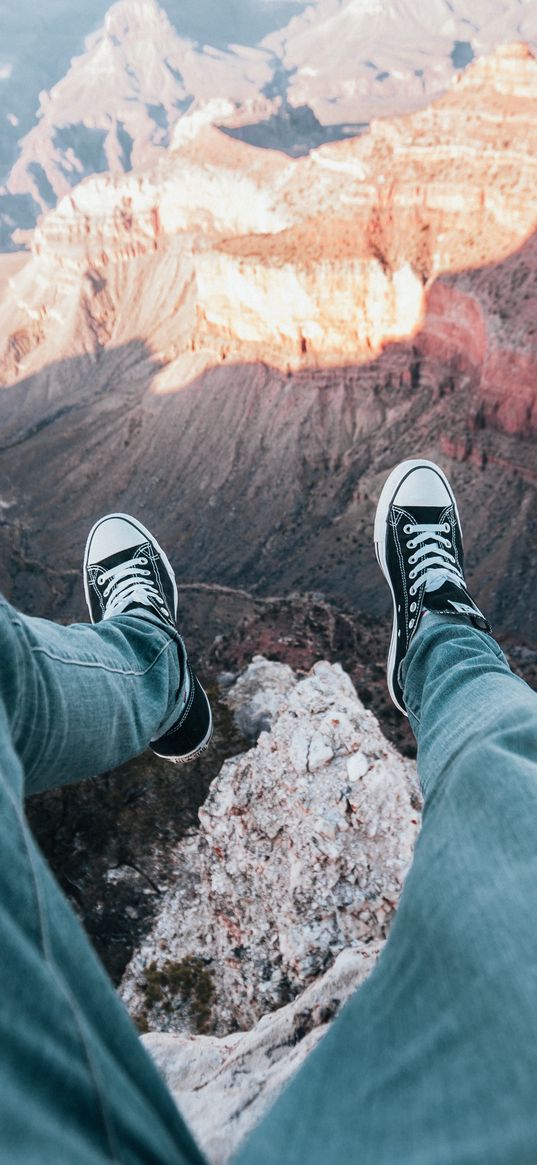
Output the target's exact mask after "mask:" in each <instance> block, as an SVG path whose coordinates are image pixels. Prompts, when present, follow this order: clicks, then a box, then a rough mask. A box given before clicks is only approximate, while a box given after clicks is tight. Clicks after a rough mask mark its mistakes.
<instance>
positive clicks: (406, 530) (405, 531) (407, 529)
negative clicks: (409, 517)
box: [403, 522, 412, 534]
mask: <svg viewBox="0 0 537 1165" xmlns="http://www.w3.org/2000/svg"><path fill="white" fill-rule="evenodd" d="M411 533H412V526H410V525H409V523H408V522H407V523H406V525H404V526H403V534H411Z"/></svg>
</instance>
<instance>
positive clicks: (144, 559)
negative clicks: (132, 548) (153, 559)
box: [138, 554, 147, 566]
mask: <svg viewBox="0 0 537 1165" xmlns="http://www.w3.org/2000/svg"><path fill="white" fill-rule="evenodd" d="M138 562H141V563H143V565H144V566H146V565H147V558H145V556H144V555H143V554H141V555H140V557H139V559H138Z"/></svg>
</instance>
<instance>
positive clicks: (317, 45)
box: [0, 0, 537, 249]
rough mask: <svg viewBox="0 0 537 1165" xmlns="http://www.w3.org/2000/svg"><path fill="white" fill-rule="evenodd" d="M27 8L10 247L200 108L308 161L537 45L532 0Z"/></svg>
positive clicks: (4, 69) (5, 192) (9, 112)
mask: <svg viewBox="0 0 537 1165" xmlns="http://www.w3.org/2000/svg"><path fill="white" fill-rule="evenodd" d="M26 2H27V0H23V6H22V11H19V9H17V12H16V15H15V13H14V12H12V13H11V15H10V17H9V21H7V31H6V35H5V36H4V40H3V42H2V46H1V49H0V92H2V93H3V96H4V106H3V107H4V109H5V119H6V122H5V127H4V136H3V138H2V137H1V136H0V180H1V175H2V173H3V175H4V187H3V188H2V187H0V247H3V248H5V249H6V248H7V249H9V248H11V247H12V246H13V245H14V242H15V245H17V244H18V245H20V244H21V242H24V241H25V239H27V237H28V236H27V235H25V234H21V233H20V232H21V230H22V231H23V232H24V231H28V230H29V229H32V228H33V226H34V225H35V222H36V219H37V217H38V216H39V214H40V213H42V212H43V211H46V210H47V209H50V208H52V207H54V206H55V205H56V202H57V200H58V198H61V197H62V196H63V195H64V194H65V193H66V192H67V191H68V190H69V189H71V188H72V187H74V186H76V185H77V184H78V182H80V181H81V180H82V179H83V178H84V177H86V176H88V175H90V174H92V173H100V172H103V171H108V170H109V171H110V172H112V173H117V172H120V171H128V170H130V169H131V168H134V169H136V170H139V169H141V168H144V167H146V166H147V165H149V164H150V163H151V162H152V160H153V159H154V154H155V151H156V150H162V149H165V148H166V147H167V145H168V144H169V142H170V140H171V135H172V133H173V129H174V127H175V125H176V124H177V122H178V121H179V120H180V119H181V118H182V117H183V116H184V114H185V113H186V112H187V111H189V110H190V111H191V110H192V108H193V107H194V108H202V107H204V106H206V105H207V104H208V103H214V101H215V100H217V101H220V102H221V101H226V102H228V103H229V105H228V107H227V108H226V109H225V110H222V108H221V106H219V105H218V104H217V105H214V104H212V105H211V108H212V109H213V110H214V117H215V120H218V119H220V122H221V123H223V124H224V125H225V126H226V127H227V129H228V131H229V132H230V133H232V134H234V135H235V136H238V137H240V138H242V139H243V140H246V141H249V142H251V143H252V144H254V145H258V146H265V147H271V148H277V149H278V148H279V149H282V150H285V151H286V152H288V153H290V154H300V153H305V152H307V151H308V150H309V149H310V148H312V147H315V146H318V145H319V144H321V143H322V142H324V141H329V140H331V139H334V138H343V137H346V136H349V135H350V134H352V133H355V132H358V131H359V129H360V128H363V127H364V126H365V125H366V124H367V123H368V122H370V120H371V118H373V117H377V116H379V115H390V116H391V115H393V114H394V113H397V112H403V111H405V110H412V109H416V108H418V107H420V106H423V105H424V104H426V103H427V101H429V100H430V99H431V97H432V96H435V95H437V94H438V93H440V92H442V91H443V90H444V89H445V88H446V86H447V85H448V84H449V81H450V79H451V77H452V76H453V74H454V72H456V71H457V70H458V69H461V68H463V67H464V66H466V65H467V64H468V63H469V61H471V60H472V59H473V57H474V55H479V54H480V53H482V52H484V51H488V50H490V49H491V48H493V47H494V45H496V44H498V43H501V42H506V41H510V40H513V39H517V40H520V39H523V40H525V41H526V42H528V43H530V44H536V45H537V10H536V8H535V5H534V4H533V3H532V2H530V0H477V2H472V3H470V0H453V2H451V0H431V2H430V3H428V4H427V5H426V6H425V5H422V4H420V5H418V4H417V3H416V0H394V2H393V3H390V4H385V3H381V2H380V0H316V2H315V3H312V4H309V5H307V6H306V5H305V4H304V3H302V2H296V3H292V2H288V3H287V2H280V0H258V2H257V3H255V2H254V0H234V3H232V4H227V5H223V6H221V7H219V8H218V9H215V6H214V5H213V4H212V3H209V2H208V0H200V2H199V3H197V4H194V3H193V0H192V2H189V3H186V4H183V3H179V0H167V2H166V3H164V4H162V5H159V4H158V3H157V0H119V2H118V3H116V4H114V5H113V6H112V7H111V8H110V9H109V10H108V12H106V14H105V10H106V4H103V3H102V0H83V3H82V5H81V6H77V10H76V19H75V20H74V21H72V20H71V19H69V21H68V20H67V13H66V10H65V4H64V0H55V4H54V5H53V6H52V9H51V11H50V12H47V15H46V17H45V16H40V17H37V18H36V21H34V20H33V18H32V17H31V16H30V13H28V15H27V18H26V19H25V15H24V12H25V4H26ZM69 11H71V10H69ZM215 13H216V14H215ZM103 16H104V23H102V24H101V26H100V27H98V28H97V29H96V30H95V26H96V24H97V23H98V21H99V20H102V19H103ZM40 28H43V34H44V35H43V36H42V37H41V38H39V39H37V31H38V30H39V29H40ZM92 29H93V31H91V30H92ZM73 54H76V55H73ZM70 55H71V58H72V59H71V60H70V63H69V59H70ZM38 93H39V98H38ZM36 109H37V112H36ZM32 121H33V122H34V124H33V126H32Z"/></svg>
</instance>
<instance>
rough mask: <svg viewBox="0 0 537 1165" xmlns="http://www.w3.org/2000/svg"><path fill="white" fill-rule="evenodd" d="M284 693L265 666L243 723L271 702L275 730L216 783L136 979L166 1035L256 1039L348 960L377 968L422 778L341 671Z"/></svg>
mask: <svg viewBox="0 0 537 1165" xmlns="http://www.w3.org/2000/svg"><path fill="white" fill-rule="evenodd" d="M271 673H272V674H273V677H274V689H273V690H271ZM285 678H286V680H287V679H288V677H285ZM281 681H282V676H281V669H280V667H279V665H278V664H272V665H271V664H269V663H267V662H266V661H264V660H262V659H257V660H255V661H254V662H253V664H252V665H251V667H250V668H249V669H248V670H247V672H246V675H245V677H244V678H243V679H242V681H240V687H239V692H238V693H237V697H238V700H237V702H238V703H240V705H241V706H242V708H243V714H245V715H246V716H248V715H250V716H251V712H252V709H256V711H257V713H259V708H260V701H262V700H263V699H264V701H265V716H269V717H271V718H272V726H271V729H270V731H269V732H263V733H262V734H261V736H260V738H259V740H258V743H257V745H256V747H255V748H254V749H253V750H251V751H250V752H247V753H245V754H243V755H241V756H239V757H236V758H235V759H232V760H229V761H227V762H226V763H225V765H224V767H223V768H222V770H221V772H220V775H219V776H218V778H217V779H216V780H215V781H214V783H213V785H212V787H211V790H210V793H209V796H208V798H207V800H206V801H205V803H204V805H203V807H202V809H201V810H200V813H199V818H200V832H199V834H196V835H195V836H194V837H193V838H192V839H191V840H190V841H187V842H183V843H181V846H180V847H179V848H178V850H177V852H176V862H177V889H176V890H174V891H173V892H171V893H170V894H169V895H168V896H167V898H166V900H165V901H164V903H163V907H162V910H161V913H160V915H159V918H158V920H157V923H156V925H155V927H154V928H153V930H152V932H151V934H150V935H149V937H148V939H147V941H146V942H144V944H143V945H142V947H141V949H140V951H139V952H138V953H137V954H136V955H135V957H134V959H133V960H132V962H131V964H130V967H129V969H128V971H127V974H126V977H125V979H124V982H123V989H122V994H123V998H124V999H125V1001H126V1002H127V1003H128V1005H129V1007H130V1009H131V1011H132V1013H133V1014H134V1015H135V1016H136V1017H137V1018H138V1020H139V1021H141V1022H142V1023H143V1025H144V1026H145V1025H148V1026H149V1027H150V1028H151V1029H156V1028H159V1029H161V1030H164V1031H180V1032H181V1031H185V1030H186V1031H196V1030H201V1031H206V1032H211V1031H214V1032H216V1033H221V1034H225V1033H229V1032H230V1031H235V1030H237V1029H244V1028H250V1027H251V1026H252V1025H253V1024H254V1023H255V1022H256V1021H258V1020H259V1019H260V1018H261V1017H262V1016H263V1015H264V1014H265V1013H266V1012H268V1011H272V1010H274V1008H277V1007H279V1006H281V1005H282V1004H283V1003H286V1002H287V1001H288V1000H291V999H293V998H294V997H295V996H296V995H297V994H299V993H300V992H301V991H302V990H303V989H304V988H305V987H306V986H307V985H308V984H309V983H311V982H312V981H313V980H314V979H316V978H317V977H318V976H319V975H320V974H322V972H323V971H324V970H325V969H326V968H327V967H328V966H330V965H331V963H332V962H333V960H334V959H335V957H336V956H337V955H338V954H339V952H340V951H342V950H344V949H345V948H347V947H353V948H356V949H357V950H358V949H360V950H361V951H362V953H363V954H364V957H365V958H366V960H367V965H368V966H370V965H371V962H372V960H371V958H370V949H369V945H370V944H374V949H375V951H376V950H378V944H379V943H382V940H383V939H384V938H385V937H386V933H387V930H388V927H389V924H390V920H391V917H392V915H393V912H394V909H395V907H396V904H397V900H398V897H399V894H400V891H401V886H402V882H403V878H404V875H405V872H406V870H407V868H408V865H409V863H410V859H411V855H412V849H413V844H414V840H415V838H416V835H417V831H418V826H419V813H418V811H417V809H416V805H417V804H418V794H417V788H416V781H415V773H414V766H413V764H412V762H409V761H404V760H402V758H401V757H400V756H399V755H398V754H397V753H396V752H395V750H394V749H393V748H392V747H391V745H389V744H388V742H387V741H386V740H385V738H384V737H383V736H382V735H381V733H380V731H379V729H378V725H377V723H376V721H375V718H374V717H373V715H372V714H371V713H370V712H367V711H366V710H365V709H364V707H363V705H362V704H361V703H360V701H359V699H358V697H357V696H356V692H355V690H354V688H353V686H352V684H351V682H350V680H349V678H348V676H347V675H346V674H345V673H344V672H343V671H342V669H341V668H340V667H339V665H337V664H336V665H330V664H327V663H318V664H316V665H315V666H314V668H313V670H312V671H311V672H310V673H309V675H307V676H306V677H305V678H304V679H302V680H299V681H298V682H297V681H295V682H294V684H293V686H292V687H291V688H290V690H289V691H288V692H287V694H286V695H281V692H282V683H281ZM241 687H242V693H241V690H240V688H241ZM274 690H275V692H276V693H277V694H279V695H280V703H279V706H278V707H277V709H276V710H275V709H274V705H275V701H274ZM271 708H272V712H271V711H270V709H271ZM364 944H365V946H364Z"/></svg>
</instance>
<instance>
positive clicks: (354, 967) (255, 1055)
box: [143, 943, 379, 1165]
mask: <svg viewBox="0 0 537 1165" xmlns="http://www.w3.org/2000/svg"><path fill="white" fill-rule="evenodd" d="M378 950H379V944H370V945H366V944H361V943H359V944H357V946H356V949H355V950H352V951H350V950H346V951H342V952H341V954H340V955H338V957H337V959H336V961H335V963H334V964H333V966H331V967H330V968H329V969H328V971H325V973H324V975H322V976H321V978H320V979H316V980H315V981H314V982H313V983H312V984H311V986H310V987H308V988H306V990H305V991H304V992H303V994H302V995H299V997H298V998H297V999H295V1000H294V1001H293V1003H289V1004H287V1005H286V1006H285V1007H281V1008H279V1010H278V1011H276V1012H273V1013H272V1014H270V1015H266V1016H264V1017H263V1018H262V1019H260V1020H259V1021H258V1023H257V1024H256V1025H255V1026H254V1027H253V1028H252V1030H251V1031H248V1032H236V1033H233V1034H231V1035H227V1036H221V1037H218V1036H203V1035H199V1036H180V1035H173V1034H170V1033H168V1032H151V1033H149V1034H148V1035H145V1036H143V1041H144V1044H145V1046H146V1048H147V1049H148V1051H149V1052H150V1053H151V1055H152V1056H153V1059H154V1060H155V1063H156V1064H157V1067H158V1068H159V1069H160V1071H161V1072H162V1074H163V1076H164V1078H165V1080H166V1082H167V1084H168V1086H169V1088H170V1089H171V1091H172V1093H173V1095H174V1097H175V1100H176V1102H177V1105H178V1107H179V1109H180V1110H181V1113H182V1115H183V1116H184V1118H185V1120H186V1121H187V1123H188V1124H189V1125H190V1127H191V1129H192V1132H193V1134H194V1136H195V1138H196V1140H197V1141H198V1144H200V1146H201V1148H202V1150H203V1151H204V1153H205V1155H206V1156H207V1158H208V1160H209V1162H211V1165H224V1162H226V1161H228V1160H229V1158H230V1157H231V1155H232V1154H233V1153H234V1151H235V1150H236V1149H237V1147H238V1145H239V1143H240V1142H241V1141H242V1140H243V1138H244V1137H245V1136H246V1134H247V1133H248V1132H249V1131H250V1129H251V1128H253V1126H254V1125H256V1124H257V1123H258V1121H259V1120H260V1119H261V1117H262V1116H263V1114H264V1113H265V1112H266V1110H267V1109H268V1108H269V1107H270V1106H271V1105H272V1103H273V1102H274V1100H275V1099H276V1097H277V1095H278V1093H279V1092H280V1090H281V1089H282V1087H283V1086H284V1084H285V1083H286V1081H287V1080H288V1079H289V1078H290V1077H291V1076H292V1075H293V1074H294V1073H295V1072H296V1071H297V1069H298V1068H299V1067H300V1065H301V1064H302V1063H303V1061H304V1060H305V1059H306V1056H307V1055H308V1054H309V1053H310V1052H311V1051H312V1050H313V1048H314V1047H315V1046H316V1044H317V1043H318V1042H319V1040H320V1038H321V1037H322V1036H323V1035H324V1033H325V1032H326V1030H327V1028H328V1026H329V1024H330V1022H331V1020H332V1019H333V1018H334V1016H335V1015H336V1013H337V1012H338V1011H339V1010H340V1008H341V1007H342V1005H343V1004H344V1003H345V1001H346V1000H347V999H348V997H349V996H350V995H351V994H352V992H353V991H354V990H355V989H356V987H358V986H359V984H360V983H361V982H362V981H363V979H364V978H365V976H366V975H367V974H368V972H369V969H370V967H371V965H372V964H373V963H374V961H375V958H376V956H377V954H378Z"/></svg>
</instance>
